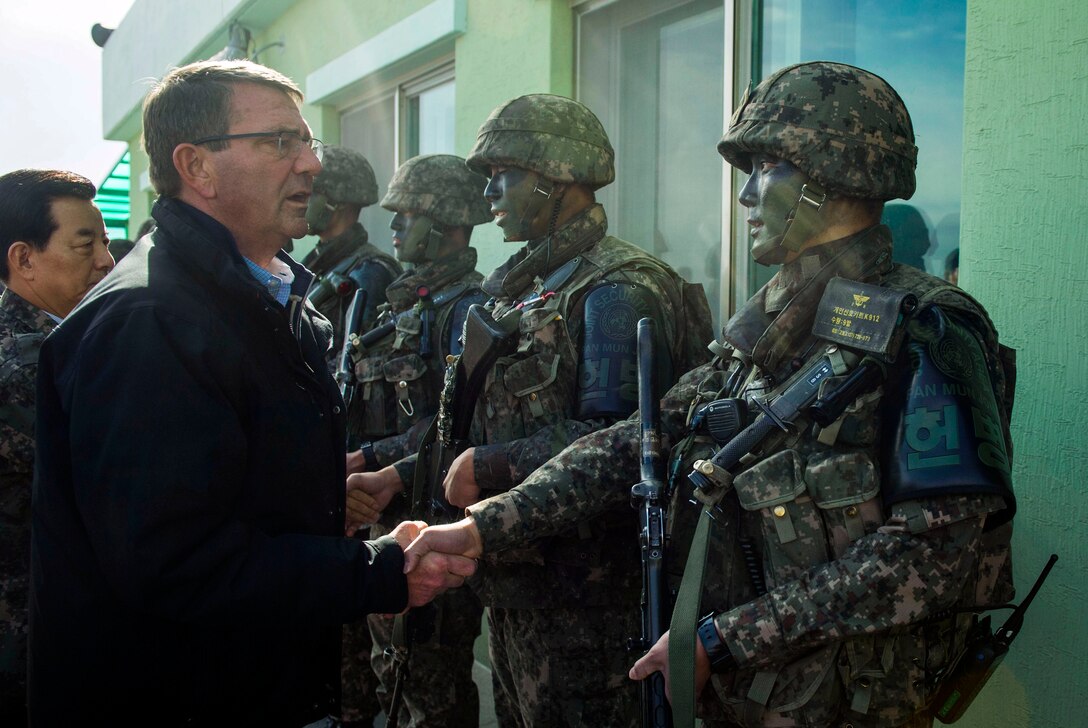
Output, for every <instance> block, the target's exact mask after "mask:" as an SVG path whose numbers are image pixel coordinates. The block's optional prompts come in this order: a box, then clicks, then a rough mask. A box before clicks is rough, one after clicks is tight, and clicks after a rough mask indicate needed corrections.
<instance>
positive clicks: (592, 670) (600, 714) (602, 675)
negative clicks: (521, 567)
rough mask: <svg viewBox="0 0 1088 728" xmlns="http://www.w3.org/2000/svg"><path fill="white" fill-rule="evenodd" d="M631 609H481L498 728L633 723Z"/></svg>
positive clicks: (635, 623) (634, 612)
mask: <svg viewBox="0 0 1088 728" xmlns="http://www.w3.org/2000/svg"><path fill="white" fill-rule="evenodd" d="M640 624H641V620H640V616H639V609H638V605H637V604H636V605H634V606H633V607H630V608H619V607H587V608H583V609H498V608H491V609H489V610H488V626H489V627H490V628H491V640H490V653H491V669H492V678H493V682H494V686H495V712H496V715H497V716H498V721H499V725H501V726H503V728H506V727H507V726H524V727H525V728H535V727H536V726H550V727H557V726H637V725H639V686H638V683H636V682H634V681H632V680H631V679H630V678H628V677H627V671H628V669H630V667H631V665H632V664H633V663H634V661H635V659H636V656H635V655H632V654H631V653H629V652H628V651H627V640H628V639H630V638H632V637H638V635H639V631H640Z"/></svg>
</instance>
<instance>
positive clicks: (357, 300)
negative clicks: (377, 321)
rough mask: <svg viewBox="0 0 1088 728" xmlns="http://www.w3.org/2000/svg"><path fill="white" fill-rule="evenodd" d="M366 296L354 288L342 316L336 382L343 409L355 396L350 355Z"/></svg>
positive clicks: (353, 371) (354, 343) (361, 290)
mask: <svg viewBox="0 0 1088 728" xmlns="http://www.w3.org/2000/svg"><path fill="white" fill-rule="evenodd" d="M366 296H367V293H366V291H364V290H363V289H362V288H357V289H355V294H354V295H352V297H351V304H350V305H349V306H348V314H347V316H345V317H344V344H343V346H342V347H341V348H340V358H339V360H338V361H337V364H336V383H337V384H338V385H340V394H341V396H343V398H344V405H345V411H347V408H349V407H351V401H352V400H353V399H354V398H355V384H356V381H355V358H354V357H353V356H352V350H353V349H354V348H355V345H356V341H355V340H356V339H358V338H359V335H358V330H359V327H360V326H362V323H363V312H364V311H365V310H366Z"/></svg>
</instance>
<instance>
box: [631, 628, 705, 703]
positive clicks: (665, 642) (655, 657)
mask: <svg viewBox="0 0 1088 728" xmlns="http://www.w3.org/2000/svg"><path fill="white" fill-rule="evenodd" d="M655 672H660V673H661V674H662V675H664V676H665V696H666V697H667V698H669V699H670V700H671V699H672V686H671V685H669V633H668V632H666V633H665V634H663V635H661V639H659V640H658V641H657V644H655V645H654V646H653V647H651V648H650V651H649V652H647V653H646V654H645V655H643V656H642V657H640V658H639V659H638V661H637V662H636V663H635V664H634V665H632V666H631V670H630V671H629V672H628V673H627V677H629V678H631V679H632V680H645V679H646V678H648V677H650V675H653V674H654V673H655ZM709 679H710V658H709V657H707V655H706V649H705V648H704V647H703V643H702V641H701V640H698V639H697V640H695V695H696V696H698V695H699V693H701V692H703V687H705V686H706V681H707V680H709Z"/></svg>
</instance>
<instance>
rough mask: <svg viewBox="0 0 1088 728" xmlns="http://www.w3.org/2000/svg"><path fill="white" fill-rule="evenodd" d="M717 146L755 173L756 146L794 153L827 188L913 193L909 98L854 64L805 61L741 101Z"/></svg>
mask: <svg viewBox="0 0 1088 728" xmlns="http://www.w3.org/2000/svg"><path fill="white" fill-rule="evenodd" d="M718 152H719V153H720V154H721V155H722V156H723V157H725V160H726V161H727V162H729V163H730V164H731V165H733V166H734V167H737V168H739V169H741V170H742V171H744V172H746V173H748V174H751V172H752V162H751V155H752V154H753V153H762V154H769V155H771V156H774V157H778V158H780V159H785V160H788V161H789V162H791V163H793V164H794V165H795V166H796V167H797V168H798V169H800V170H801V171H803V172H804V173H805V174H807V175H808V176H809V178H811V179H813V180H815V181H816V182H817V183H819V184H820V185H821V186H823V188H824V189H825V190H826V191H827V192H828V193H829V194H835V195H843V196H846V197H859V198H864V199H875V200H891V199H894V198H897V197H901V198H903V199H904V200H906V199H910V197H911V196H912V195H913V194H914V186H915V180H914V168H915V167H916V166H917V164H918V147H916V146H915V145H914V127H913V126H912V125H911V120H910V114H909V113H907V107H906V105H905V104H904V103H903V99H901V98H900V97H899V94H897V93H896V92H895V89H893V88H892V87H891V86H890V85H889V84H888V82H887V81H885V80H884V79H882V78H880V77H879V76H877V75H875V74H872V73H869V72H868V71H864V70H862V69H860V68H855V67H854V66H848V65H845V64H842V63H831V62H828V61H817V62H812V63H799V64H797V65H793V66H789V67H787V68H784V69H782V70H780V71H779V72H777V73H775V74H773V75H771V76H769V77H768V78H767V79H765V80H764V81H763V82H762V83H760V84H759V86H757V87H756V88H755V90H754V91H752V92H751V94H750V95H748V96H747V97H746V98H745V100H744V101H742V102H741V104H740V107H739V108H738V109H737V111H736V113H735V114H734V115H733V118H732V120H731V121H730V123H729V129H728V131H726V133H725V136H723V137H722V140H721V142H719V143H718Z"/></svg>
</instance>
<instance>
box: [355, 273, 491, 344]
mask: <svg viewBox="0 0 1088 728" xmlns="http://www.w3.org/2000/svg"><path fill="white" fill-rule="evenodd" d="M468 287H469V285H468V284H467V283H458V284H456V285H453V286H450V287H449V288H444V289H443V290H442V291H440V292H439V293H438V295H437V296H435V297H434V298H433V299H432V298H430V290H429V289H427V288H426V287H425V286H420V288H421V289H422V292H421V291H420V290H418V289H417V291H416V293H417V295H419V297H420V301H421V307H423V309H424V310H423V312H422V313H423V314H424V315H425V314H427V312H430V316H431V319H430V320H431V323H432V325H433V316H434V310H435V309H438V308H441V307H442V306H443V304H445V303H446V302H447V301H450V300H452V299H454V298H457V297H458V296H460V295H461V294H462V293H464V292H465V290H466V289H468ZM424 296H426V297H427V301H426V303H425V304H424V303H422V301H423V297H424ZM412 310H413V309H412V308H409V309H408V310H406V311H401V312H400V313H398V314H394V315H392V316H390V318H389V320H388V321H385V322H384V323H381V324H379V325H377V326H375V327H374V328H372V329H371V330H370V331H367V332H366V333H365V334H363V335H362V336H360V337H359V341H358V343H357V346H358V347H359V350H360V351H365V350H366V349H368V348H369V347H371V346H373V345H374V344H376V343H378V342H379V341H381V340H382V339H384V338H385V337H386V336H389V334H391V333H393V332H394V331H396V330H397V323H398V322H399V321H400V320H401V319H402V318H404V317H405V316H407V315H409V314H410V313H412ZM421 318H424V316H421ZM424 341H426V342H427V344H426V346H427V347H430V345H431V344H430V337H429V336H427V337H424V336H422V334H421V336H420V347H421V348H422V347H423V346H424V343H423V342H424ZM421 355H422V354H421ZM423 358H424V359H426V358H428V357H426V356H425V357H423Z"/></svg>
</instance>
